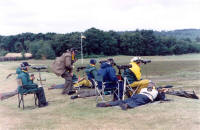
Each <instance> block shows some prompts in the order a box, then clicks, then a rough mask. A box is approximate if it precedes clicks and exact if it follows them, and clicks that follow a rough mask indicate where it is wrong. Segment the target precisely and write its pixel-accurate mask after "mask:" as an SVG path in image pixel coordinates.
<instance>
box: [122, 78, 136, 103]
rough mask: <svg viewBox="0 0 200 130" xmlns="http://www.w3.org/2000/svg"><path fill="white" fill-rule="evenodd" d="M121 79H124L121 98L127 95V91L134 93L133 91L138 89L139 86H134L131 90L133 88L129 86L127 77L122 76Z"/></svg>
mask: <svg viewBox="0 0 200 130" xmlns="http://www.w3.org/2000/svg"><path fill="white" fill-rule="evenodd" d="M123 79H124V84H123V87H124V88H123V96H122V100H124V99H125V96H126V95H127V96H128V97H129V95H128V93H129V91H131V92H132V93H133V94H135V92H136V91H137V90H138V88H139V87H136V89H135V90H133V88H132V87H130V86H129V81H128V79H127V77H124V78H123Z"/></svg>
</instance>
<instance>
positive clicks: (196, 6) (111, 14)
mask: <svg viewBox="0 0 200 130" xmlns="http://www.w3.org/2000/svg"><path fill="white" fill-rule="evenodd" d="M199 13H200V0H0V35H16V34H20V33H25V32H31V33H47V32H55V33H62V34H65V33H70V32H76V31H78V32H84V31H86V30H87V29H89V28H92V27H95V28H97V29H100V30H104V31H109V30H113V31H134V30H136V29H152V30H157V31H170V30H175V29H189V28H194V29H200V17H199Z"/></svg>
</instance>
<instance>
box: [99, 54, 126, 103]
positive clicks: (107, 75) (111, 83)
mask: <svg viewBox="0 0 200 130" xmlns="http://www.w3.org/2000/svg"><path fill="white" fill-rule="evenodd" d="M115 65H116V63H115V62H114V60H113V59H112V58H110V59H107V61H106V62H103V63H101V68H100V69H99V70H98V75H101V76H102V77H103V82H106V84H105V86H106V88H116V89H117V87H118V78H117V76H116V71H115V69H114V68H113V66H115ZM98 84H100V85H99V86H101V81H99V82H98ZM122 84H123V83H119V95H116V94H114V99H113V100H117V99H118V98H117V97H118V96H119V98H120V99H122V95H123V86H122Z"/></svg>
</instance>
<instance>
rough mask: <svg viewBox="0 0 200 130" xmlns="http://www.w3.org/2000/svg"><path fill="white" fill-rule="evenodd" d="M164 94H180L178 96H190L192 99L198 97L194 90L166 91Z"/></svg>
mask: <svg viewBox="0 0 200 130" xmlns="http://www.w3.org/2000/svg"><path fill="white" fill-rule="evenodd" d="M166 94H169V95H175V96H180V97H186V98H192V99H199V97H198V96H197V95H196V93H195V91H194V90H193V91H183V90H180V91H174V90H172V91H168V92H166Z"/></svg>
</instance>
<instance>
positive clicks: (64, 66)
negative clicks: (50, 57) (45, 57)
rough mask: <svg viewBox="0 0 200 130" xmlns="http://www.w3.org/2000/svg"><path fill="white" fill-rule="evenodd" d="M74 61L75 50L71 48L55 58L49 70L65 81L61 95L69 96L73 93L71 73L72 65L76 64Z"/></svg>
mask: <svg viewBox="0 0 200 130" xmlns="http://www.w3.org/2000/svg"><path fill="white" fill-rule="evenodd" d="M76 60H77V59H75V50H74V49H73V48H71V49H70V50H67V52H66V53H63V54H62V56H60V57H57V58H56V60H55V61H54V62H53V64H52V66H51V68H52V70H53V72H54V73H55V74H56V75H57V76H61V77H62V78H64V79H65V84H64V89H63V91H62V94H68V95H71V94H73V93H75V91H73V90H72V85H73V84H72V74H71V73H72V71H73V64H74V63H75V62H76Z"/></svg>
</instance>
